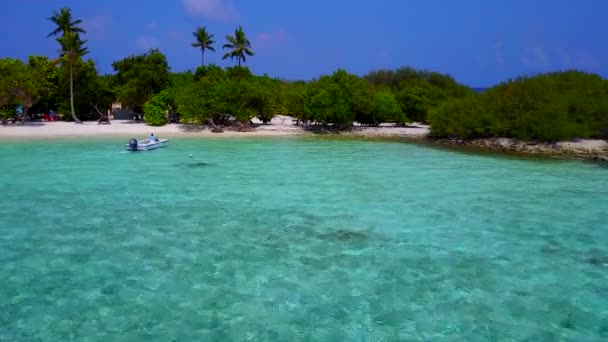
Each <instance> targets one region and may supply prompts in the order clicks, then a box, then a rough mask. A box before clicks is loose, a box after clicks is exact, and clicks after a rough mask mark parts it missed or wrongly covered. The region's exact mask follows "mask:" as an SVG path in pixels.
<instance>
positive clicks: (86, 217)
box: [0, 138, 608, 341]
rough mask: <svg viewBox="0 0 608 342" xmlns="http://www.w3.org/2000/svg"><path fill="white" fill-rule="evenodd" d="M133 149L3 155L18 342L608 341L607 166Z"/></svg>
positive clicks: (6, 259) (414, 148)
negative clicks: (140, 150)
mask: <svg viewBox="0 0 608 342" xmlns="http://www.w3.org/2000/svg"><path fill="white" fill-rule="evenodd" d="M126 140H127V139H111V140H109V141H107V140H101V139H90V140H73V139H66V140H56V141H31V142H14V141H13V142H11V141H3V142H2V143H1V144H0V165H1V169H0V171H1V176H0V194H1V197H0V285H1V286H0V340H1V341H601V340H604V341H605V340H608V167H606V166H602V165H599V164H592V163H588V162H582V161H564V160H539V159H526V158H518V157H506V156H497V155H488V154H473V153H465V152H457V151H451V150H442V149H437V148H431V147H428V146H422V145H415V144H409V143H401V142H388V141H384V142H378V141H376V142H374V141H354V140H338V139H321V138H278V139H277V138H275V139H264V138H258V139H246V138H233V139H232V138H231V139H206V140H195V139H173V140H172V141H171V142H170V146H169V147H168V148H165V149H162V150H156V151H150V152H141V153H125V152H123V151H122V150H123V148H124V144H125V143H126ZM190 154H192V157H189V155H190Z"/></svg>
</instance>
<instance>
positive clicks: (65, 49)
mask: <svg viewBox="0 0 608 342" xmlns="http://www.w3.org/2000/svg"><path fill="white" fill-rule="evenodd" d="M57 42H58V43H59V45H61V51H59V53H60V54H61V58H62V62H67V63H68V65H69V66H70V106H71V109H72V118H73V119H74V122H76V123H82V121H81V120H80V119H78V117H77V116H76V111H75V110H74V63H75V62H76V61H77V60H79V59H80V58H81V57H82V56H84V55H86V54H87V53H89V50H88V49H87V48H86V47H85V46H84V44H85V43H86V40H82V39H80V35H79V34H78V33H76V32H74V31H66V32H64V33H63V36H61V37H58V38H57Z"/></svg>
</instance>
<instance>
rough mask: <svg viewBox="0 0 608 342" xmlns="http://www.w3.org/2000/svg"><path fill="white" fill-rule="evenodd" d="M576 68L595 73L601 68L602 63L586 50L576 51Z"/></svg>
mask: <svg viewBox="0 0 608 342" xmlns="http://www.w3.org/2000/svg"><path fill="white" fill-rule="evenodd" d="M575 55H576V66H577V67H579V68H582V69H584V70H587V71H595V70H597V69H599V68H600V62H598V60H597V59H596V58H595V57H593V56H592V55H591V54H589V53H588V52H587V51H584V50H577V51H576V54H575Z"/></svg>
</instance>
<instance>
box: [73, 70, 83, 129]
mask: <svg viewBox="0 0 608 342" xmlns="http://www.w3.org/2000/svg"><path fill="white" fill-rule="evenodd" d="M70 106H71V107H72V118H73V119H74V122H75V123H82V121H80V119H79V118H78V117H77V116H76V111H75V110H74V62H72V61H70Z"/></svg>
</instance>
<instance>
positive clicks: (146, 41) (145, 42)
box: [135, 37, 159, 50]
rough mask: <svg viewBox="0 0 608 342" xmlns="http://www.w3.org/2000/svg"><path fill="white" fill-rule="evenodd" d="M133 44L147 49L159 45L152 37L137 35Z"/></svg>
mask: <svg viewBox="0 0 608 342" xmlns="http://www.w3.org/2000/svg"><path fill="white" fill-rule="evenodd" d="M135 45H137V47H139V48H141V49H144V50H149V49H153V48H157V47H158V46H159V41H158V39H156V38H154V37H139V38H137V39H136V40H135Z"/></svg>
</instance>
